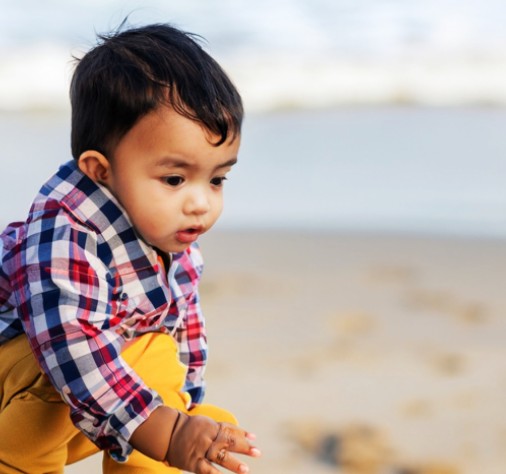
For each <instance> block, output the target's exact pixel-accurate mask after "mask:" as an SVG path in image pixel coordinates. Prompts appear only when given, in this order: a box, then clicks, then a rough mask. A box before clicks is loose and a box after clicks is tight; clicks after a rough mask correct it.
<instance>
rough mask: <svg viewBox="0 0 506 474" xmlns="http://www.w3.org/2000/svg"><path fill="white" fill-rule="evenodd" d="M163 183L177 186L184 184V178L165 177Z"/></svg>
mask: <svg viewBox="0 0 506 474" xmlns="http://www.w3.org/2000/svg"><path fill="white" fill-rule="evenodd" d="M163 181H164V182H165V183H166V184H168V185H169V186H179V185H180V184H183V183H184V178H183V177H182V176H166V177H164V178H163Z"/></svg>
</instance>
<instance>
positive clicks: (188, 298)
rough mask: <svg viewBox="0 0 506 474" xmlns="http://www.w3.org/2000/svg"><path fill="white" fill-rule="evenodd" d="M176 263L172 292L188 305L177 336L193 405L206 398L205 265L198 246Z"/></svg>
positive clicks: (171, 279) (187, 389) (187, 387)
mask: <svg viewBox="0 0 506 474" xmlns="http://www.w3.org/2000/svg"><path fill="white" fill-rule="evenodd" d="M174 264H175V266H174V274H173V277H172V278H171V277H169V278H170V285H171V290H172V287H173V286H174V285H177V287H178V288H179V293H180V294H182V296H183V297H184V305H185V306H186V310H185V314H184V317H183V320H182V324H180V325H179V326H178V327H177V329H176V332H175V335H174V336H175V338H176V341H177V343H178V346H179V357H180V360H181V362H183V363H184V364H185V365H186V366H187V367H188V370H187V374H186V382H185V386H184V390H185V391H186V392H188V393H189V394H190V396H191V398H192V403H201V402H202V401H203V399H204V395H205V380H204V373H205V368H206V363H207V336H206V328H205V321H204V316H203V314H202V309H201V306H200V295H199V282H200V278H201V275H202V271H203V266H204V265H203V260H202V254H201V252H200V249H199V247H198V246H197V244H193V245H192V246H191V247H189V248H188V250H187V251H186V252H185V253H184V254H181V255H179V256H178V257H177V258H175V260H174ZM171 276H172V275H171ZM174 280H175V281H174ZM177 293H178V291H174V290H172V294H177ZM175 303H176V304H177V300H176V302H175Z"/></svg>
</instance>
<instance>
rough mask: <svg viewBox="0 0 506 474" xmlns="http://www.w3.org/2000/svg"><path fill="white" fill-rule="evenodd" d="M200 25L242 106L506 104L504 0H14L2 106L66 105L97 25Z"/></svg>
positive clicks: (3, 30)
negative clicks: (77, 60) (77, 64)
mask: <svg viewBox="0 0 506 474" xmlns="http://www.w3.org/2000/svg"><path fill="white" fill-rule="evenodd" d="M127 15H130V21H131V23H132V24H138V23H146V22H152V21H163V22H171V23H174V24H176V25H178V26H180V27H181V28H183V29H186V30H188V31H192V32H195V33H199V34H201V35H202V36H204V37H205V38H206V39H207V41H208V43H207V47H208V49H209V50H210V51H211V52H212V54H213V55H214V56H216V58H217V59H218V60H219V61H220V62H221V63H222V64H223V65H224V67H225V68H226V69H227V71H228V72H229V73H230V74H231V76H232V77H233V79H234V80H235V82H236V83H237V84H238V85H239V86H240V88H241V91H242V93H243V95H244V98H245V101H246V105H247V107H248V109H249V110H252V111H253V110H254V111H265V110H272V109H280V108H287V107H290V108H300V107H305V108H308V107H309V108H313V107H329V106H335V105H342V104H346V105H349V104H366V105H370V104H391V103H401V104H405V103H410V104H423V105H455V104H468V105H469V104H505V103H506V29H505V28H504V18H505V17H506V3H505V2H504V1H503V0H423V1H419V0H279V1H277V2H270V1H268V0H257V1H255V2H251V1H246V0H205V1H202V0H185V1H181V0H142V1H141V0H100V1H98V0H86V1H85V0H71V1H67V0H46V1H44V2H41V1H38V0H18V1H16V2H7V1H3V2H2V8H1V11H0V57H1V64H0V109H4V110H13V109H15V110H16V109H30V108H44V109H48V108H49V109H52V108H65V107H67V94H66V88H67V84H68V79H69V76H70V73H71V71H72V63H71V61H70V56H71V55H72V54H74V55H76V56H80V55H81V54H82V52H83V51H85V50H87V49H88V48H89V47H90V46H91V45H92V44H93V43H94V41H95V39H94V38H95V33H96V32H107V31H110V30H111V29H114V28H115V27H117V26H118V25H119V24H120V23H121V21H122V20H123V19H124V18H125V16H127Z"/></svg>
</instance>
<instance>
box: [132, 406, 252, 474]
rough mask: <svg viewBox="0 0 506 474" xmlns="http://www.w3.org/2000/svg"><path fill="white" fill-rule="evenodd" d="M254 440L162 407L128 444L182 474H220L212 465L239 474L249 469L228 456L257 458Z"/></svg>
mask: <svg viewBox="0 0 506 474" xmlns="http://www.w3.org/2000/svg"><path fill="white" fill-rule="evenodd" d="M254 438H255V437H254V435H252V434H250V433H247V432H246V431H244V430H242V429H241V428H239V427H237V426H234V425H230V424H226V423H216V422H215V421H213V420H211V419H210V418H208V417H205V416H189V415H186V414H184V413H181V412H179V411H177V410H174V409H172V408H169V407H166V406H163V407H160V408H158V409H157V410H155V411H154V412H153V413H152V414H151V416H150V417H149V418H148V419H147V420H146V421H145V422H144V423H143V424H142V425H140V426H139V428H137V430H135V432H134V433H133V435H132V437H131V438H130V443H131V444H132V446H133V447H135V448H136V449H137V450H139V451H140V452H142V453H144V454H145V455H147V456H149V457H151V458H153V459H157V460H159V461H166V462H167V463H168V464H169V465H170V466H173V467H177V468H179V469H183V470H185V471H189V472H194V473H197V474H215V473H219V472H220V471H218V470H217V469H216V468H215V467H213V465H212V463H215V464H219V465H221V466H223V467H224V468H226V469H228V470H230V471H232V472H235V473H238V474H239V473H246V472H248V471H249V468H248V466H247V465H246V464H245V463H243V462H241V461H239V460H238V459H237V458H236V457H235V456H233V455H232V454H231V453H240V454H245V455H248V456H253V457H258V456H260V451H259V450H258V449H257V448H255V447H253V446H252V445H251V444H250V441H251V440H254Z"/></svg>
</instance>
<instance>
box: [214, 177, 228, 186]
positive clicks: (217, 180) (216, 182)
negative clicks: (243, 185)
mask: <svg viewBox="0 0 506 474" xmlns="http://www.w3.org/2000/svg"><path fill="white" fill-rule="evenodd" d="M226 180H227V178H226V177H225V176H216V177H215V178H213V179H212V180H211V184H212V185H213V186H223V183H224V182H225V181H226Z"/></svg>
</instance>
